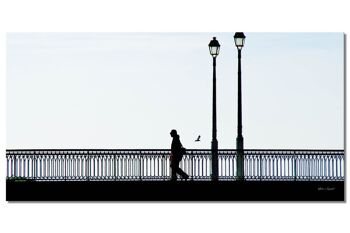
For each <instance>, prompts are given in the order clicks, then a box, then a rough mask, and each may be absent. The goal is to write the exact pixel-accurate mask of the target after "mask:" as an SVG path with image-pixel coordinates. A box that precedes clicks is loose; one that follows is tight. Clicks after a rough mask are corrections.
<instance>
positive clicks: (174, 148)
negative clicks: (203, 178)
mask: <svg viewBox="0 0 350 233" xmlns="http://www.w3.org/2000/svg"><path fill="white" fill-rule="evenodd" d="M170 135H171V137H172V138H173V141H172V142H171V156H170V167H171V181H176V180H177V176H176V173H177V174H179V175H180V176H181V177H182V178H183V179H185V180H187V179H188V177H189V176H188V175H187V174H186V173H185V172H184V171H183V170H182V169H181V168H180V167H179V165H180V161H181V159H182V149H181V148H182V144H181V142H180V136H179V135H178V134H177V132H176V130H175V129H173V130H171V132H170Z"/></svg>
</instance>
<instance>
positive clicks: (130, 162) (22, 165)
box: [6, 149, 345, 181]
mask: <svg viewBox="0 0 350 233" xmlns="http://www.w3.org/2000/svg"><path fill="white" fill-rule="evenodd" d="M6 159H7V179H28V180H38V181H45V180H47V181H55V180H57V181H63V180H65V181H69V180H81V181H98V180H106V181H107V180H110V181H114V180H115V181H116V180H135V181H137V180H169V179H170V177H171V170H170V169H171V168H170V150H142V149H140V150H90V149H89V150H83V149H82V150H7V151H6ZM218 162H219V163H218V166H219V180H236V150H219V151H218ZM180 167H181V168H182V169H183V170H184V171H185V172H186V173H187V174H189V176H190V178H189V180H210V179H211V150H187V153H186V155H184V156H183V159H182V161H181V163H180ZM344 168H345V165H344V150H244V179H245V180H261V181H264V180H289V181H293V180H311V181H313V180H344V174H345V172H344Z"/></svg>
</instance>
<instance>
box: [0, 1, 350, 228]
mask: <svg viewBox="0 0 350 233" xmlns="http://www.w3.org/2000/svg"><path fill="white" fill-rule="evenodd" d="M121 2H122V3H121ZM121 2H119V1H104V0H99V1H87V0H85V1H74V0H68V1H65V0H60V1H44V0H41V1H40V0H32V1H18V0H12V1H1V4H0V27H1V37H0V41H1V46H0V54H1V56H0V74H1V82H0V86H1V89H0V93H1V94H0V96H1V102H0V104H1V108H0V109H1V114H0V117H1V121H0V136H1V151H2V154H3V155H4V154H5V149H6V148H5V145H6V141H5V140H6V137H5V135H6V131H5V128H6V119H5V116H6V114H5V109H6V106H5V103H6V99H5V98H6V89H5V86H6V70H5V69H4V67H6V32H41V31H59V32H61V31H62V32H109V31H120V32H128V31H136V32H148V31H151V32H153V31H159V32H164V31H175V32H176V31H181V32H193V31H205V32H207V31H218V32H220V31H254V32H259V31H262V32H270V31H271V32H273V31H291V32H299V31H303V32H311V31H317V32H320V31H323V32H331V31H332V32H345V33H348V31H349V28H348V27H349V26H348V23H347V22H348V21H349V10H348V9H349V7H347V5H346V1H337V0H333V1H307V2H306V1H305V0H304V1H299V0H294V1H249V0H247V1H223V0H217V1H189V0H177V1H164V0H163V1H160V0H159V1H157V0H148V1H142V0H130V1H121ZM347 165H348V163H347ZM5 168H6V167H5V156H2V158H1V166H0V169H1V172H0V174H3V175H1V176H0V177H1V185H2V186H1V197H0V200H1V208H0V211H1V217H0V227H1V232H179V231H183V232H293V233H294V232H344V229H345V227H346V226H348V225H349V224H348V222H347V221H346V220H348V218H349V217H348V216H349V208H348V204H343V203H336V204H329V203H254V202H250V203H238V202H232V203H137V202H136V203H7V202H6V201H5V174H6V173H5Z"/></svg>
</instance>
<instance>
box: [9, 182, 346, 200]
mask: <svg viewBox="0 0 350 233" xmlns="http://www.w3.org/2000/svg"><path fill="white" fill-rule="evenodd" d="M6 200H7V201H344V181H294V182H286V181H265V182H260V181H243V182H239V181H219V182H212V181H187V182H183V181H178V182H170V181H142V182H138V181H99V182H96V181H84V182H82V181H68V182H67V181H66V182H65V181H51V182H36V181H11V180H8V181H7V183H6Z"/></svg>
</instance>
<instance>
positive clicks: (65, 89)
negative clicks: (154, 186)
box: [7, 32, 344, 149]
mask: <svg viewBox="0 0 350 233" xmlns="http://www.w3.org/2000/svg"><path fill="white" fill-rule="evenodd" d="M245 34H246V44H245V47H244V48H243V50H242V93H243V96H242V98H243V100H242V101H243V102H242V105H243V137H244V147H245V148H246V149H343V148H344V51H343V46H344V35H343V34H342V33H245ZM233 35H234V32H232V33H10V34H8V37H7V148H8V149H24V148H28V149H29V148H37V149H40V148H51V149H54V148H58V149H60V148H66V149H68V148H71V149H78V148H87V149H89V148H99V149H107V148H110V149H148V148H153V149H167V148H169V147H170V143H171V137H170V135H169V133H170V130H171V129H177V130H178V133H179V134H180V136H181V138H180V139H181V141H182V144H183V145H184V146H185V147H186V148H189V149H191V148H193V149H199V148H203V149H209V148H210V145H211V138H212V135H211V129H212V57H211V56H210V54H209V49H208V43H209V42H210V40H211V39H212V37H213V36H216V37H217V40H218V41H219V43H220V44H221V50H220V54H219V56H218V58H217V135H218V136H217V138H218V142H219V149H234V148H235V147H236V137H237V49H236V47H235V46H234V41H233ZM199 134H200V135H201V139H202V140H201V142H194V140H195V139H196V138H197V136H198V135H199Z"/></svg>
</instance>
